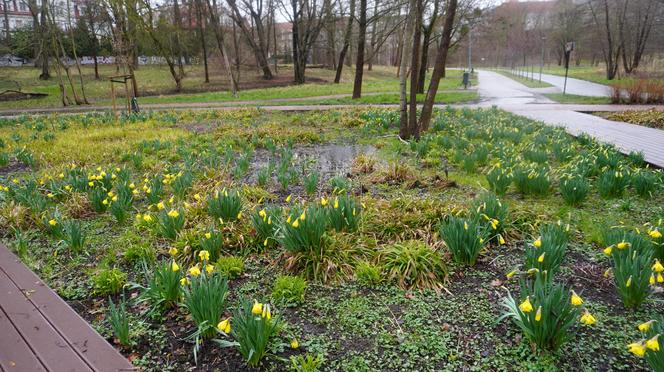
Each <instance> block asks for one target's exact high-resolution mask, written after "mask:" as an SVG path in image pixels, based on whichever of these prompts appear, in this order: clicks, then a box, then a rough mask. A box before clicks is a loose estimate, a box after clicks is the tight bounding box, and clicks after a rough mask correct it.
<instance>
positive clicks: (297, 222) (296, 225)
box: [293, 220, 300, 228]
mask: <svg viewBox="0 0 664 372" xmlns="http://www.w3.org/2000/svg"><path fill="white" fill-rule="evenodd" d="M298 226H300V220H295V222H293V227H294V228H297V227H298Z"/></svg>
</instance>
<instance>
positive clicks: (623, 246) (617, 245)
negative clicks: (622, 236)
mask: <svg viewBox="0 0 664 372" xmlns="http://www.w3.org/2000/svg"><path fill="white" fill-rule="evenodd" d="M627 245H628V243H627V242H625V241H622V242H620V243H618V244H616V247H617V248H618V249H625V248H627Z"/></svg>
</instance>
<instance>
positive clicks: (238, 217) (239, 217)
mask: <svg viewBox="0 0 664 372" xmlns="http://www.w3.org/2000/svg"><path fill="white" fill-rule="evenodd" d="M237 219H238V220H241V219H242V212H238V214H237Z"/></svg>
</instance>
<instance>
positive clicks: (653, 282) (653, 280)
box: [648, 274, 657, 285]
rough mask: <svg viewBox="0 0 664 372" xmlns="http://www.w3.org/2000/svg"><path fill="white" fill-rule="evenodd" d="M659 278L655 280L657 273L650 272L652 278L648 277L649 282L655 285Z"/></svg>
mask: <svg viewBox="0 0 664 372" xmlns="http://www.w3.org/2000/svg"><path fill="white" fill-rule="evenodd" d="M656 283H657V280H655V274H650V279H648V284H650V285H655V284H656Z"/></svg>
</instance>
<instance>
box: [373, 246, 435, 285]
mask: <svg viewBox="0 0 664 372" xmlns="http://www.w3.org/2000/svg"><path fill="white" fill-rule="evenodd" d="M381 261H382V262H383V263H384V268H385V270H386V271H387V273H388V276H389V278H390V279H392V280H395V279H396V280H397V283H398V284H399V287H401V288H412V287H416V288H420V289H436V290H438V289H440V288H441V287H442V285H443V282H444V281H445V278H446V277H447V267H446V266H445V263H444V262H443V260H442V259H441V257H440V254H438V253H437V252H435V251H434V250H432V249H431V248H430V247H429V246H428V245H427V244H426V243H424V242H421V241H417V240H407V241H404V242H401V243H395V244H392V245H389V246H387V247H384V248H383V249H382V252H381Z"/></svg>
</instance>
